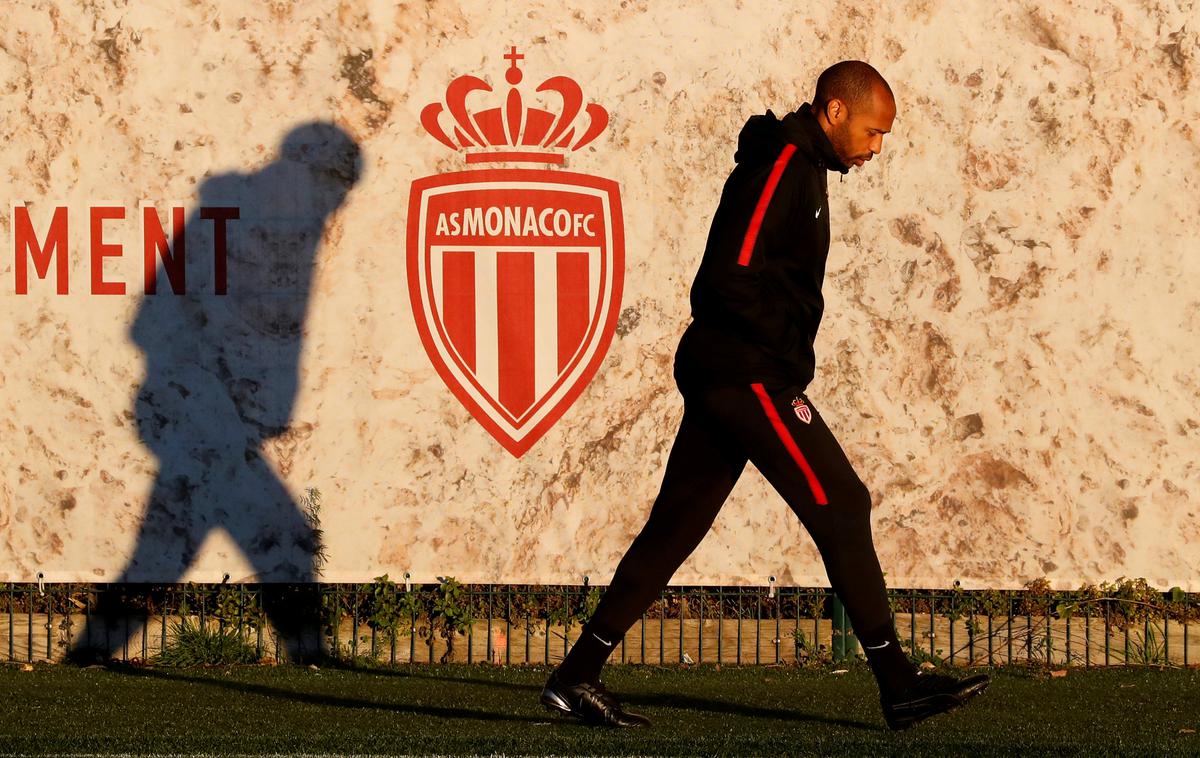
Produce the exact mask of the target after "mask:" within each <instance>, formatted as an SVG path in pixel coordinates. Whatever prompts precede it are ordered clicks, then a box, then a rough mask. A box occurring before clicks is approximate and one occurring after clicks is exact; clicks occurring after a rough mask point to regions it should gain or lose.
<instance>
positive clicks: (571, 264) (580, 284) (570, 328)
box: [557, 253, 591, 372]
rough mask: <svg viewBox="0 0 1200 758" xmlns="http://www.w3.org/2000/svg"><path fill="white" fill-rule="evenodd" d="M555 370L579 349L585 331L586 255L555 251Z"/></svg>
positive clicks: (569, 359)
mask: <svg viewBox="0 0 1200 758" xmlns="http://www.w3.org/2000/svg"><path fill="white" fill-rule="evenodd" d="M557 255H558V266H557V269H558V370H559V372H561V371H562V370H563V369H564V368H566V367H567V364H568V363H570V362H571V359H572V358H574V357H575V353H576V352H578V351H579V345H580V344H581V343H582V342H583V335H584V334H586V333H587V327H588V318H589V317H590V316H591V313H590V312H589V311H588V307H589V305H588V254H587V253H558V254H557Z"/></svg>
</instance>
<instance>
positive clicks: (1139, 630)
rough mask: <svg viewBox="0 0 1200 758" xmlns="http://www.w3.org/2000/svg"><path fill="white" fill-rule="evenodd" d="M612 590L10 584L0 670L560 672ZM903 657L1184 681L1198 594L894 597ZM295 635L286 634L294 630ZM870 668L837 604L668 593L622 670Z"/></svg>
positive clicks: (744, 593)
mask: <svg viewBox="0 0 1200 758" xmlns="http://www.w3.org/2000/svg"><path fill="white" fill-rule="evenodd" d="M600 594H601V589H600V588H598V587H592V586H588V585H586V584H585V585H582V586H524V585H521V586H516V585H503V586H494V585H493V586H487V585H484V586H467V585H461V584H459V583H457V582H455V581H454V580H453V579H446V580H443V581H442V582H441V583H439V584H431V585H405V584H403V583H401V584H397V583H395V582H392V581H388V580H387V579H386V577H381V581H376V582H375V583H373V584H357V585H341V584H320V585H277V584H216V585H214V584H177V585H136V584H128V585H94V584H92V585H78V584H55V585H41V584H9V585H0V658H4V657H5V656H6V658H7V660H9V661H24V662H34V661H43V660H45V661H57V660H62V659H63V658H64V657H66V656H67V653H68V651H70V650H72V649H76V648H89V649H96V650H98V651H100V652H101V653H102V654H104V655H105V656H111V657H114V658H117V659H119V660H123V661H127V662H128V661H143V662H148V663H154V662H156V661H161V660H163V659H162V658H161V656H162V655H163V653H164V652H165V651H169V650H171V649H172V646H177V645H180V644H183V642H182V635H183V633H184V631H185V630H188V629H191V630H192V631H193V632H195V631H196V630H199V631H200V632H201V633H203V634H206V635H209V636H210V637H211V636H214V635H215V636H219V637H224V638H225V639H232V640H236V641H237V643H238V644H241V645H245V646H247V647H248V648H250V649H252V650H253V654H252V655H250V658H252V659H254V660H264V661H270V660H275V661H282V660H286V659H288V658H290V657H293V656H294V655H295V654H294V653H292V652H290V651H291V650H292V649H293V646H291V645H290V644H289V640H290V639H291V638H292V637H299V638H304V637H305V636H307V637H308V638H309V639H310V644H309V645H308V646H307V648H308V649H309V650H313V649H318V650H320V651H323V653H324V654H325V655H331V656H334V657H337V658H339V659H343V660H346V661H348V662H351V663H367V662H375V663H390V664H400V663H436V662H451V661H454V662H465V663H481V662H487V663H493V664H505V665H511V664H543V663H551V664H553V663H556V662H557V661H559V660H561V659H562V657H563V655H565V654H566V652H567V651H568V650H569V649H570V646H571V644H572V643H573V642H574V640H575V639H577V638H578V635H579V629H580V626H581V625H582V623H583V622H584V621H585V620H586V619H587V618H588V617H589V616H590V614H591V612H592V611H593V610H594V608H595V606H596V603H597V602H598V600H599V597H600ZM889 597H890V601H891V606H892V611H893V618H894V620H895V623H896V628H897V633H898V634H899V635H900V639H901V643H902V644H903V645H904V646H905V647H906V648H907V650H908V653H909V655H910V656H911V657H913V658H914V659H917V660H919V661H922V662H924V661H929V662H932V663H946V664H950V665H962V666H965V665H1004V664H1036V665H1048V666H1059V665H1084V666H1099V665H1122V664H1146V665H1159V666H1189V665H1195V664H1197V663H1200V658H1198V656H1197V653H1200V650H1197V649H1196V647H1197V645H1196V640H1195V639H1194V638H1195V636H1196V635H1195V633H1194V630H1193V627H1195V626H1197V622H1198V621H1200V595H1197V594H1195V593H1191V594H1189V593H1183V592H1180V591H1179V590H1177V589H1176V590H1173V591H1171V592H1166V593H1164V592H1159V591H1157V590H1154V589H1153V588H1150V587H1148V586H1147V585H1146V584H1145V583H1144V582H1142V581H1141V580H1133V581H1126V580H1121V581H1120V582H1118V583H1114V584H1111V585H1101V587H1099V588H1096V587H1092V588H1086V589H1084V590H1079V591H1075V592H1052V591H1050V590H1048V588H1046V587H1045V586H1044V584H1043V585H1036V584H1035V585H1034V586H1032V587H1030V588H1027V589H1025V590H1012V591H1008V590H984V591H965V590H962V589H960V588H958V587H955V588H953V589H950V590H937V591H934V590H915V589H914V590H893V591H891V592H889ZM285 627H286V629H287V631H283V632H278V633H277V630H279V629H283V628H285ZM857 654H858V648H857V644H856V641H855V640H854V637H853V632H852V630H851V629H850V626H849V623H848V620H847V619H846V615H845V612H844V609H843V608H842V606H841V603H840V602H839V601H838V598H837V597H835V596H834V595H833V594H832V593H831V592H830V591H829V590H826V589H821V588H803V587H777V586H774V585H771V586H767V587H680V588H670V589H669V590H667V591H665V592H663V593H662V595H661V596H660V597H659V599H658V600H657V601H655V602H654V603H653V604H652V605H651V606H650V608H649V609H647V611H646V613H645V614H643V616H642V618H641V619H640V620H639V621H638V622H637V623H635V624H634V626H633V628H632V629H630V631H629V632H628V634H627V635H626V636H625V638H624V640H623V641H622V642H621V643H620V644H619V645H618V648H617V650H616V651H614V654H613V656H612V659H611V660H612V661H613V662H614V663H615V662H622V663H647V664H656V665H657V664H662V665H670V664H684V665H689V664H696V663H716V664H734V665H743V664H769V665H780V664H815V663H825V662H828V663H837V662H841V661H844V660H846V659H848V658H850V657H853V656H855V655H857Z"/></svg>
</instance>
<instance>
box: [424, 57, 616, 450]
mask: <svg viewBox="0 0 1200 758" xmlns="http://www.w3.org/2000/svg"><path fill="white" fill-rule="evenodd" d="M524 57H525V56H523V55H520V54H518V53H517V51H516V48H513V49H511V50H510V52H509V53H508V54H506V55H505V56H504V58H505V59H506V60H507V61H509V66H508V69H507V70H506V71H505V80H506V81H507V83H508V84H509V87H508V91H507V94H506V95H505V97H504V98H502V99H501V98H500V97H498V96H497V94H496V93H494V91H493V89H492V87H491V85H489V84H488V83H487V82H485V81H484V80H482V79H480V78H477V77H475V76H470V75H464V76H460V77H458V78H457V79H454V80H453V81H452V82H450V85H449V86H448V87H447V88H446V98H445V103H444V104H443V103H430V104H429V105H427V106H426V107H425V108H424V110H422V111H421V125H422V126H423V127H425V130H426V131H428V132H429V133H430V134H431V135H433V137H434V138H435V139H437V140H438V141H439V142H441V143H442V144H444V145H446V146H447V147H449V148H451V149H454V150H458V151H462V152H464V153H465V154H466V162H467V164H469V165H472V164H480V165H481V166H483V167H481V168H476V169H468V170H466V171H458V172H453V173H445V174H437V175H434V176H427V177H423V178H421V179H417V180H416V181H414V182H413V184H412V192H411V194H410V196H409V209H408V219H409V221H408V287H409V295H410V299H411V302H412V309H413V316H414V317H415V319H416V323H417V328H418V330H419V331H420V334H421V341H422V343H423V344H424V345H425V351H426V352H427V353H428V354H429V359H430V360H431V361H432V362H433V365H434V368H436V369H437V372H438V374H439V375H440V376H441V377H442V380H443V381H445V383H446V386H447V387H449V389H450V391H451V392H453V393H454V395H455V397H457V398H458V399H459V401H460V402H461V403H462V404H463V405H464V406H465V407H466V408H467V409H468V410H469V411H470V412H471V414H472V415H473V416H474V417H475V419H476V420H477V421H478V422H479V423H480V424H482V425H483V427H484V428H485V429H487V430H488V432H490V433H491V435H492V436H493V437H495V438H496V440H497V441H498V442H499V443H500V444H501V445H503V446H504V447H505V449H507V450H508V451H509V452H510V453H512V454H513V455H514V456H517V457H520V456H522V455H524V454H525V452H526V451H527V450H529V448H530V447H532V446H533V444H534V443H535V442H537V441H538V439H540V438H541V437H542V435H544V434H545V433H546V432H547V431H548V430H549V429H550V427H552V426H553V425H554V424H555V422H557V421H558V420H559V418H561V417H562V415H563V413H565V412H566V410H567V409H568V408H570V407H571V405H572V404H573V403H574V402H575V401H576V400H577V399H578V398H579V395H580V394H581V393H582V392H583V390H584V388H585V387H586V386H587V384H588V382H590V381H591V379H592V377H593V376H594V375H595V373H596V369H597V368H599V366H600V362H601V361H602V360H603V358H604V355H605V353H606V352H607V351H608V346H609V344H610V343H611V342H612V336H613V332H614V330H615V329H616V322H617V314H618V312H619V310H620V304H621V285H622V280H623V277H624V271H625V265H624V258H625V255H624V253H625V251H624V235H623V229H622V222H621V199H620V195H619V193H618V189H617V184H616V182H614V181H612V180H609V179H603V178H600V177H596V176H589V175H587V174H577V173H569V172H567V171H563V170H561V169H559V168H553V167H554V166H561V165H563V164H564V163H565V160H566V155H567V154H569V153H571V152H573V151H575V150H579V149H580V148H581V147H584V146H585V145H587V144H588V143H590V142H592V141H593V140H594V139H596V137H598V136H599V135H600V133H601V132H602V131H604V128H605V127H606V126H607V125H608V112H607V111H605V109H604V108H602V107H601V106H599V105H596V104H595V103H591V104H588V105H587V106H586V107H584V105H583V93H582V90H581V89H580V86H579V85H578V84H577V83H576V82H575V81H574V80H572V79H569V78H567V77H565V76H554V77H551V78H549V79H546V80H545V81H544V82H542V83H541V85H539V86H538V87H537V89H536V90H535V91H536V92H537V93H546V94H545V95H544V96H543V99H547V98H548V99H550V100H551V102H553V103H554V104H555V105H554V107H556V108H557V110H546V109H544V108H540V107H536V106H534V105H528V106H527V105H526V104H525V99H524V98H523V97H522V93H521V91H520V90H519V89H518V88H517V85H518V84H520V82H521V79H522V78H523V74H522V72H521V69H520V68H519V67H518V65H517V62H518V61H520V60H522V59H523V58H524ZM468 101H470V103H468ZM489 164H490V165H489ZM496 164H503V166H504V167H496ZM511 164H529V165H533V166H537V167H536V168H530V167H521V168H518V167H513V166H512V165H511Z"/></svg>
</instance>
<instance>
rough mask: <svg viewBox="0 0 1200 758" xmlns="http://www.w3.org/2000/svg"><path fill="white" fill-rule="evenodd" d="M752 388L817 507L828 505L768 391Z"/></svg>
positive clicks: (757, 385) (810, 468)
mask: <svg viewBox="0 0 1200 758" xmlns="http://www.w3.org/2000/svg"><path fill="white" fill-rule="evenodd" d="M750 388H751V389H753V390H754V394H755V395H758V401H759V402H760V403H762V407H763V411H765V412H766V414H767V418H768V419H770V421H771V426H773V427H775V433H776V434H777V435H779V441H780V442H782V443H783V446H784V447H785V448H787V451H788V452H789V453H791V455H792V460H794V461H795V462H796V465H797V466H799V467H800V470H801V471H803V472H804V478H805V479H807V480H808V488H809V489H810V490H812V493H813V497H815V498H816V499H817V505H828V504H829V500H827V499H826V497H825V488H824V487H822V486H821V483H820V482H819V481H817V475H816V474H815V473H813V470H812V467H811V466H809V465H808V461H807V460H805V458H804V453H801V452H800V448H799V447H798V446H797V445H796V440H794V439H792V433H791V432H789V431H788V428H787V427H786V426H784V425H783V419H781V418H779V413H778V412H777V411H776V410H775V404H774V403H772V402H771V398H770V397H769V396H768V395H767V390H766V389H765V388H764V387H763V386H762V385H761V384H751V385H750Z"/></svg>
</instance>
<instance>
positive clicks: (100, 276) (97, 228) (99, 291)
mask: <svg viewBox="0 0 1200 758" xmlns="http://www.w3.org/2000/svg"><path fill="white" fill-rule="evenodd" d="M91 217H92V294H93V295H124V294H125V282H106V281H104V259H105V258H113V257H117V256H120V255H121V246H120V245H109V244H107V243H105V241H104V222H105V221H106V220H107V219H110V218H113V219H116V218H125V209H124V208H122V207H120V206H100V207H99V208H92V213H91Z"/></svg>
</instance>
